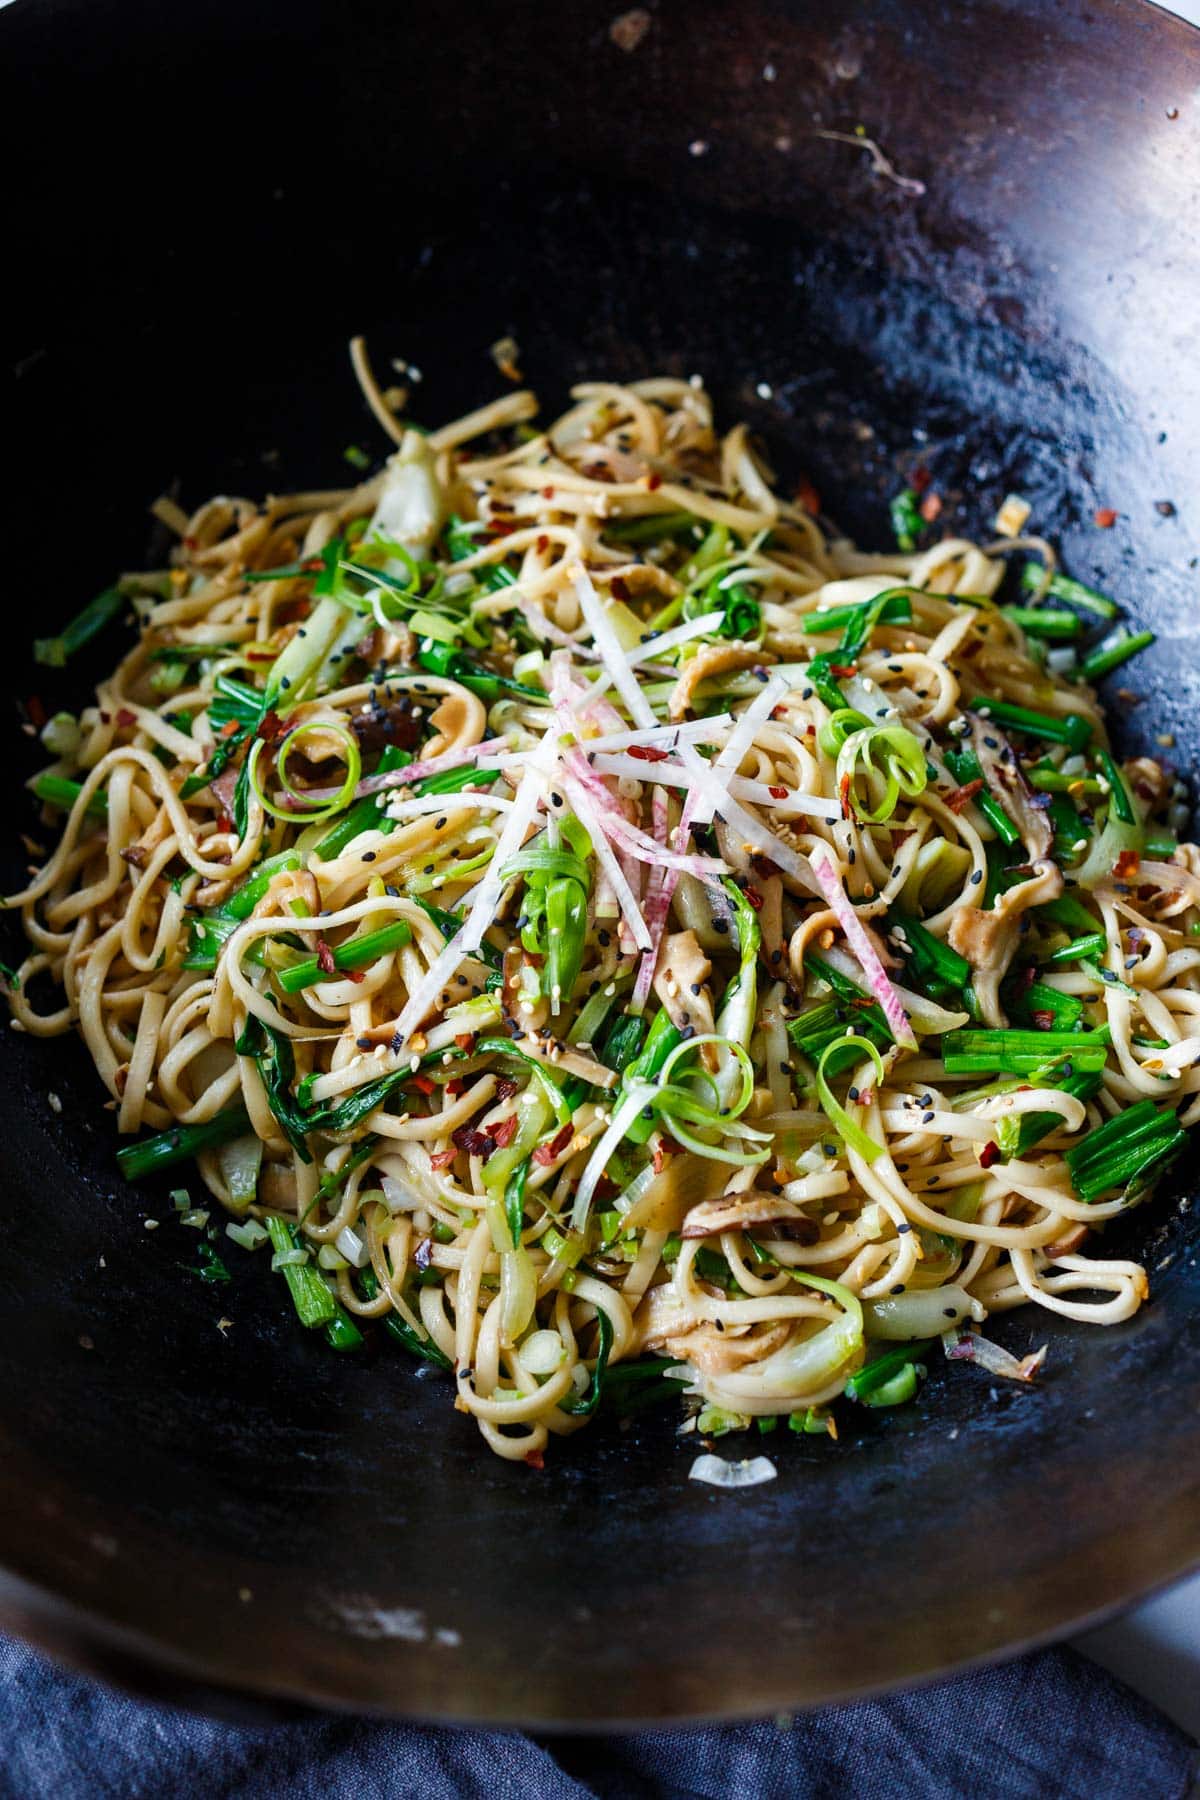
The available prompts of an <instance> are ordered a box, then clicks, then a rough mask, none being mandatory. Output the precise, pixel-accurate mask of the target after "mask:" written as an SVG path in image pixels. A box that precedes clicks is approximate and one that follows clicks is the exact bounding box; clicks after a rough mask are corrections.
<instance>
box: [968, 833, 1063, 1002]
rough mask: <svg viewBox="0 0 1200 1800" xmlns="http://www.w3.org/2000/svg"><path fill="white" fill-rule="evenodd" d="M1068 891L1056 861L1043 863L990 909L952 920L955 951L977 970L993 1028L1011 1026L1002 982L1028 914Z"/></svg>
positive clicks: (979, 997) (981, 998)
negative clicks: (1003, 1001)
mask: <svg viewBox="0 0 1200 1800" xmlns="http://www.w3.org/2000/svg"><path fill="white" fill-rule="evenodd" d="M1062 888H1063V878H1062V871H1061V870H1060V869H1059V868H1058V867H1057V866H1056V865H1055V864H1054V863H1052V862H1038V863H1035V864H1034V865H1033V874H1032V876H1031V878H1030V879H1029V880H1028V881H1022V882H1021V883H1020V884H1019V885H1018V886H1017V887H1012V888H1009V890H1008V892H1007V893H1005V894H1000V895H999V896H998V897H997V899H996V903H995V905H994V906H991V907H989V908H988V909H987V910H986V911H985V910H984V909H983V908H982V907H979V906H960V907H959V909H958V911H957V912H956V913H955V915H954V917H953V918H952V919H951V921H950V930H949V933H948V936H949V939H950V944H951V947H952V948H953V949H955V950H957V951H958V953H959V955H960V956H965V957H966V959H967V961H968V962H969V963H970V965H971V967H972V969H973V970H974V972H975V979H974V981H973V982H972V986H973V988H974V990H975V997H976V999H977V1000H978V1002H979V1010H980V1012H981V1013H982V1014H983V1017H984V1020H985V1021H986V1023H987V1024H989V1025H995V1026H1000V1027H1003V1026H1005V1025H1007V1023H1008V1020H1007V1018H1006V1017H1005V1014H1004V1009H1003V1007H1002V1006H1001V1005H1000V983H1001V982H1002V981H1003V980H1004V977H1005V976H1006V975H1007V973H1008V965H1009V963H1010V962H1011V961H1012V959H1013V956H1014V954H1015V952H1016V948H1017V944H1018V943H1019V942H1020V937H1021V924H1022V920H1023V918H1024V915H1025V914H1026V913H1027V912H1028V911H1029V908H1030V907H1031V906H1044V905H1045V903H1046V901H1047V900H1056V899H1057V898H1058V896H1059V895H1060V894H1061V893H1062Z"/></svg>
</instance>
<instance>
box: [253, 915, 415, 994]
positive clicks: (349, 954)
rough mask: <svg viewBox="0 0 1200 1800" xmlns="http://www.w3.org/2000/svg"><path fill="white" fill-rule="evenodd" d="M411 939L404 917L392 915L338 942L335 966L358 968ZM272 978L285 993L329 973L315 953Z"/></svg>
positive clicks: (321, 979)
mask: <svg viewBox="0 0 1200 1800" xmlns="http://www.w3.org/2000/svg"><path fill="white" fill-rule="evenodd" d="M411 942H412V931H411V929H410V927H409V926H408V925H407V924H406V923H405V922H404V920H403V919H393V920H392V922H391V924H390V925H381V926H380V927H379V929H378V930H377V931H366V932H363V933H362V934H361V935H360V936H358V937H352V938H348V939H347V940H346V942H345V943H344V944H339V945H338V947H337V949H336V950H334V952H333V966H334V969H335V970H339V971H340V970H343V969H361V968H363V967H364V966H365V964H367V963H372V962H374V961H375V959H376V957H378V956H386V955H387V954H388V952H389V951H391V950H398V949H399V948H400V946H401V945H402V944H408V943H411ZM275 979H276V980H277V981H278V983H279V985H280V987H281V988H282V989H283V990H284V992H285V993H288V994H298V993H299V992H300V990H301V989H302V988H306V987H312V986H313V984H314V983H315V982H318V981H328V980H329V979H330V976H329V974H328V972H327V971H325V970H323V969H322V968H321V964H320V961H319V959H318V958H317V957H315V956H306V957H305V958H304V960H303V961H302V962H298V963H293V964H292V965H291V967H290V968H287V969H279V970H277V971H276V975H275Z"/></svg>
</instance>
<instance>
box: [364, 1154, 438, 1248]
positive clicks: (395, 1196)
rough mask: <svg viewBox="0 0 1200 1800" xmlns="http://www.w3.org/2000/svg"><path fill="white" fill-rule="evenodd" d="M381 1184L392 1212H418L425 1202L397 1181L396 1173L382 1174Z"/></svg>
mask: <svg viewBox="0 0 1200 1800" xmlns="http://www.w3.org/2000/svg"><path fill="white" fill-rule="evenodd" d="M379 1185H380V1188H381V1189H382V1190H383V1198H384V1204H385V1205H386V1206H387V1209H388V1211H389V1212H390V1213H393V1214H395V1213H406V1212H416V1210H417V1208H418V1206H421V1205H423V1204H424V1203H423V1201H422V1199H421V1197H420V1195H419V1194H414V1193H413V1192H412V1190H411V1189H410V1188H407V1187H405V1185H404V1183H403V1182H402V1181H397V1179H396V1177H395V1176H394V1175H381V1176H380V1177H379ZM364 1266H365V1265H364V1264H362V1263H360V1264H359V1265H358V1267H359V1268H363V1267H364Z"/></svg>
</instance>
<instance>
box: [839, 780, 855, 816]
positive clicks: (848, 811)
mask: <svg viewBox="0 0 1200 1800" xmlns="http://www.w3.org/2000/svg"><path fill="white" fill-rule="evenodd" d="M838 798H839V799H840V800H841V803H842V817H843V818H844V819H849V818H852V817H853V813H854V809H853V807H852V806H851V805H850V777H849V775H843V776H842V779H841V780H840V781H839V783H838Z"/></svg>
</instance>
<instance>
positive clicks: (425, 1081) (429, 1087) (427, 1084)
mask: <svg viewBox="0 0 1200 1800" xmlns="http://www.w3.org/2000/svg"><path fill="white" fill-rule="evenodd" d="M409 1086H410V1087H415V1088H416V1090H417V1092H418V1094H432V1093H433V1092H434V1090H435V1088H436V1086H437V1083H436V1082H433V1081H430V1079H429V1077H428V1075H414V1076H413V1078H412V1081H411V1082H410V1083H409Z"/></svg>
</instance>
